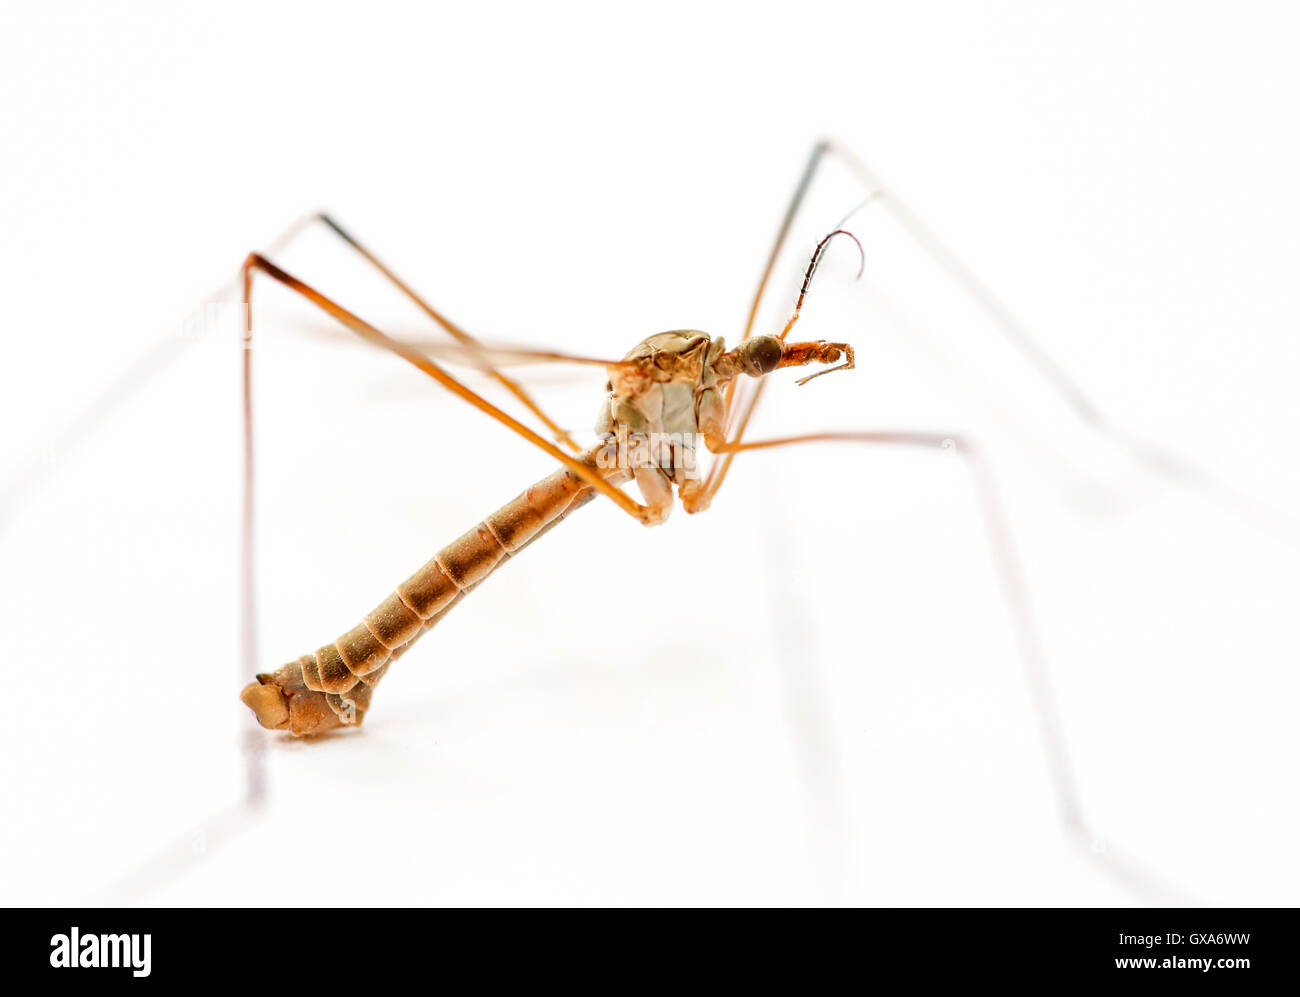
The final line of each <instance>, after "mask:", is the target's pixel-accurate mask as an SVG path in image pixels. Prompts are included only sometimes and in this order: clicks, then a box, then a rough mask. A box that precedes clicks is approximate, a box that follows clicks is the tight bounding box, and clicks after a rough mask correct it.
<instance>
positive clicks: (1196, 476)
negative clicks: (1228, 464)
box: [737, 142, 1300, 545]
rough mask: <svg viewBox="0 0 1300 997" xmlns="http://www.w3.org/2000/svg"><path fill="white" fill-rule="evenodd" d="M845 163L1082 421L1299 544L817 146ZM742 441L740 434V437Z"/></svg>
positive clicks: (1179, 481) (868, 178) (851, 160)
mask: <svg viewBox="0 0 1300 997" xmlns="http://www.w3.org/2000/svg"><path fill="white" fill-rule="evenodd" d="M818 148H819V149H821V150H822V151H823V152H829V153H831V154H832V155H834V156H835V157H836V158H838V159H839V160H840V161H841V162H843V163H844V164H845V165H846V166H847V167H848V168H849V170H850V171H851V172H853V173H854V174H855V175H856V176H857V177H858V179H859V180H860V181H861V182H862V184H863V186H865V187H866V188H867V189H869V190H870V191H871V192H872V194H873V197H874V198H876V199H878V200H879V201H880V203H881V204H882V205H883V207H884V208H885V210H886V211H888V212H889V213H890V214H891V215H893V217H894V219H895V220H896V221H897V222H898V223H899V224H900V225H901V226H902V227H903V230H904V231H906V232H907V233H908V235H910V236H911V237H912V239H913V240H914V241H915V242H916V244H917V245H918V246H920V247H921V249H922V251H923V252H924V253H925V254H926V255H927V256H929V257H930V259H932V260H933V261H934V262H935V264H936V265H937V266H938V267H939V269H940V270H942V271H943V272H944V273H945V274H946V275H947V276H948V278H949V279H950V280H951V281H952V282H953V283H954V284H955V285H956V286H957V287H958V288H960V290H961V291H962V293H964V294H965V295H966V296H967V297H968V298H969V299H970V300H971V301H972V302H974V304H975V306H976V307H977V308H979V309H980V310H981V311H982V312H984V314H985V315H986V316H988V318H989V319H990V320H991V321H992V322H993V324H994V326H996V327H997V329H998V330H999V331H1000V332H1001V333H1002V335H1003V336H1004V337H1006V339H1007V340H1008V341H1009V342H1010V343H1011V344H1012V345H1013V346H1014V347H1015V348H1016V350H1018V351H1019V352H1020V354H1021V355H1022V356H1023V357H1024V358H1025V359H1026V360H1027V361H1028V362H1029V363H1030V365H1031V366H1033V367H1034V369H1035V370H1037V371H1038V373H1039V375H1040V376H1041V377H1042V378H1043V379H1044V380H1045V381H1046V382H1047V383H1048V384H1050V385H1051V387H1052V389H1053V390H1054V391H1056V393H1057V394H1058V395H1060V396H1061V398H1062V399H1064V401H1065V402H1066V404H1068V405H1069V406H1070V408H1071V409H1073V410H1074V413H1075V415H1076V416H1078V418H1079V419H1080V420H1081V421H1082V422H1083V423H1084V424H1085V425H1087V426H1089V427H1090V428H1091V429H1092V430H1093V431H1094V432H1096V433H1098V434H1100V435H1101V436H1104V437H1106V438H1108V439H1110V440H1111V442H1113V443H1115V444H1117V445H1118V446H1119V447H1120V448H1121V449H1123V450H1125V451H1127V452H1128V453H1129V454H1130V455H1131V456H1132V457H1133V458H1134V459H1135V460H1137V461H1138V462H1139V463H1140V464H1142V465H1143V466H1144V467H1146V468H1147V469H1148V470H1149V471H1151V472H1152V473H1154V474H1156V475H1159V476H1160V477H1163V478H1166V479H1168V480H1169V481H1172V482H1173V483H1174V484H1176V485H1178V486H1180V487H1183V488H1187V489H1189V490H1193V491H1196V492H1199V493H1200V494H1201V495H1203V496H1204V497H1206V498H1208V499H1210V500H1212V501H1214V502H1217V503H1219V504H1220V505H1222V506H1225V507H1227V508H1229V509H1230V510H1232V511H1234V512H1236V513H1238V514H1240V515H1244V516H1245V517H1246V518H1247V519H1249V520H1252V521H1254V522H1256V523H1257V524H1259V525H1262V526H1264V527H1265V528H1267V529H1269V530H1271V531H1272V532H1274V533H1275V534H1278V535H1280V536H1281V537H1283V538H1284V539H1286V540H1287V541H1289V542H1290V543H1292V544H1296V545H1300V524H1297V523H1296V522H1295V520H1293V519H1291V518H1290V517H1288V516H1286V515H1283V514H1281V513H1279V512H1277V511H1276V510H1274V509H1272V508H1269V507H1268V506H1267V505H1266V504H1264V503H1262V502H1260V501H1259V500H1258V499H1255V498H1253V497H1251V496H1249V495H1246V494H1245V493H1243V492H1241V491H1240V490H1239V489H1237V488H1235V487H1234V486H1233V485H1231V484H1230V483H1228V482H1226V481H1224V480H1223V479H1222V478H1220V477H1219V476H1218V475H1216V474H1214V473H1212V472H1211V471H1209V470H1207V469H1206V468H1204V467H1201V466H1200V465H1198V464H1196V463H1194V462H1193V461H1190V460H1188V459H1187V458H1185V457H1183V456H1180V455H1179V454H1176V453H1174V452H1173V451H1171V450H1168V449H1167V448H1165V447H1163V446H1160V445H1158V444H1155V443H1152V442H1151V441H1149V440H1145V439H1143V438H1141V437H1139V436H1138V435H1136V434H1134V433H1133V432H1131V431H1130V430H1128V429H1126V428H1125V427H1123V426H1122V425H1120V424H1119V423H1118V422H1116V421H1115V420H1114V419H1112V418H1111V416H1110V415H1109V414H1107V413H1106V412H1105V411H1104V410H1102V409H1101V408H1100V407H1099V406H1098V405H1097V404H1096V403H1095V402H1094V401H1093V400H1092V398H1091V397H1090V396H1089V395H1088V393H1087V392H1086V391H1084V389H1083V388H1082V387H1081V386H1080V385H1079V384H1078V382H1077V381H1075V380H1074V379H1073V378H1072V377H1071V376H1070V375H1069V374H1068V373H1066V371H1065V369H1064V368H1063V367H1062V366H1061V365H1060V364H1059V363H1058V362H1057V361H1056V359H1055V358H1054V357H1053V356H1052V355H1051V353H1049V352H1048V351H1047V349H1046V348H1045V347H1044V346H1043V344H1042V342H1041V341H1040V340H1039V339H1038V337H1036V336H1035V335H1034V334H1033V333H1032V332H1031V331H1030V330H1029V328H1028V327H1027V326H1026V325H1025V324H1024V323H1023V322H1021V321H1020V319H1018V318H1017V317H1016V316H1015V314H1014V313H1013V312H1012V311H1011V309H1010V308H1008V307H1007V305H1006V303H1005V302H1003V301H1002V299H1001V298H999V297H998V296H997V295H996V294H994V293H993V290H992V289H991V288H990V287H989V286H988V285H987V284H985V283H984V281H982V280H980V278H979V277H977V276H976V275H975V273H974V272H973V271H972V270H971V268H970V267H969V266H967V265H966V264H965V263H964V262H963V261H962V260H961V259H960V258H959V257H958V256H957V254H956V253H955V252H953V250H952V249H951V248H950V247H949V246H948V245H947V244H946V243H945V242H944V241H943V240H942V239H940V238H939V237H938V236H937V235H935V234H934V232H933V231H932V230H931V229H930V227H929V226H928V225H926V224H925V222H923V221H922V220H921V218H920V217H919V216H917V214H916V213H915V212H914V211H913V210H912V209H911V207H909V206H908V204H907V203H906V202H905V201H903V200H902V199H901V198H900V197H899V196H898V195H897V194H895V193H894V192H893V191H892V190H891V189H890V188H889V187H887V186H886V185H885V184H884V183H883V182H882V181H881V179H880V177H879V176H877V175H876V173H875V171H874V170H872V169H871V167H869V166H868V165H867V164H866V163H865V162H863V161H862V160H861V159H859V158H858V157H857V156H856V155H855V154H854V153H853V152H852V151H850V150H848V149H845V148H843V147H841V146H838V145H834V144H832V143H829V142H823V143H821V144H820V145H819V146H818ZM737 439H739V435H737Z"/></svg>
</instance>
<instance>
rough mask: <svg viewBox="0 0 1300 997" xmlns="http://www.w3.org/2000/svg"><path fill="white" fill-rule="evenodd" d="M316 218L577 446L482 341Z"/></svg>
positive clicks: (329, 221) (326, 219)
mask: <svg viewBox="0 0 1300 997" xmlns="http://www.w3.org/2000/svg"><path fill="white" fill-rule="evenodd" d="M316 218H317V219H319V220H320V221H321V222H323V223H324V224H325V225H326V226H328V227H329V229H330V231H332V232H334V233H335V234H336V235H337V236H338V237H339V238H340V239H342V240H343V241H344V242H346V243H347V244H348V245H349V246H351V247H352V248H353V249H354V250H356V251H357V253H358V254H359V255H360V256H361V257H362V259H364V260H366V262H368V263H369V264H370V265H371V266H373V267H374V268H375V269H376V270H378V271H379V272H380V273H381V274H383V275H384V276H385V277H387V278H388V280H389V281H391V282H392V284H393V286H394V287H396V288H397V289H398V290H399V291H401V292H402V293H403V294H404V295H406V297H408V298H409V299H410V300H411V301H412V302H414V303H415V305H416V306H417V307H418V308H419V309H420V310H421V311H423V312H424V313H425V314H426V315H428V316H429V318H431V319H433V321H435V322H437V323H438V325H440V326H442V328H444V329H445V330H446V331H447V332H448V333H449V334H450V335H451V337H452V338H453V339H455V340H456V341H457V342H458V343H460V344H461V346H463V347H465V349H466V350H467V352H468V353H469V355H470V356H474V357H478V360H479V366H480V367H481V369H482V370H483V372H484V373H486V374H488V375H489V376H490V377H492V378H494V379H495V380H496V381H498V382H499V383H500V384H501V385H502V387H504V388H505V389H506V390H507V391H509V392H510V393H511V394H512V395H514V396H515V397H516V398H518V399H519V401H521V402H522V403H523V404H524V406H525V407H526V408H527V409H528V410H529V411H530V412H532V413H533V415H535V416H537V418H539V419H541V420H542V422H544V423H545V424H546V427H547V428H548V429H549V430H550V431H551V432H552V433H554V434H555V438H556V439H557V440H559V441H560V442H561V443H563V444H564V445H565V446H567V447H568V448H569V449H570V450H572V451H574V453H577V452H578V451H579V450H580V449H581V448H580V447H579V446H578V444H577V443H575V442H574V440H573V438H572V437H571V436H569V434H568V433H567V432H566V431H565V430H564V429H562V428H561V427H560V426H559V424H558V423H556V422H555V421H554V420H553V419H552V418H551V417H550V416H548V415H547V414H546V413H545V412H543V411H542V409H541V407H540V406H539V405H538V404H537V403H536V402H534V401H533V399H532V397H531V396H530V395H529V394H528V393H527V392H526V391H525V390H524V389H523V388H522V387H520V386H519V385H518V384H517V383H516V382H515V381H514V380H512V379H511V378H509V377H507V376H506V375H505V374H503V373H502V372H501V371H499V370H498V369H497V368H495V367H493V366H492V365H491V364H490V363H488V361H487V358H486V355H485V354H484V353H483V350H482V344H481V343H480V342H479V341H478V340H477V339H475V338H474V337H473V336H471V335H470V334H469V333H468V332H466V331H465V330H464V329H462V328H461V327H460V326H458V325H457V324H456V323H455V322H453V321H451V319H449V318H447V316H445V315H443V314H442V313H441V312H439V311H438V310H437V309H435V308H434V307H433V306H432V305H431V304H429V302H427V301H426V300H425V299H424V298H423V297H421V296H420V294H419V293H418V292H416V290H415V289H414V288H413V287H411V286H410V285H409V284H407V283H406V281H404V280H402V278H400V277H398V276H397V274H396V273H394V272H393V271H392V270H391V269H389V268H388V266H387V265H386V264H384V263H383V261H381V260H380V259H379V257H377V256H376V255H375V254H374V253H372V252H371V251H370V250H369V249H367V248H366V247H365V246H364V245H362V244H361V242H360V241H358V240H357V239H356V238H355V237H354V236H353V235H352V234H351V233H349V232H348V231H347V230H346V229H344V228H343V226H341V225H340V224H339V223H338V222H336V221H335V220H334V219H333V218H331V217H330V216H329V215H327V214H324V213H322V214H318V215H316Z"/></svg>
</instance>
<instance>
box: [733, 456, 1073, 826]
mask: <svg viewBox="0 0 1300 997" xmlns="http://www.w3.org/2000/svg"><path fill="white" fill-rule="evenodd" d="M819 442H851V443H874V444H883V445H890V446H905V447H921V448H925V449H934V450H938V449H940V448H951V449H953V450H955V451H956V452H957V453H959V454H960V455H961V456H962V457H964V458H965V460H966V465H967V467H968V468H969V469H970V473H971V478H972V480H973V482H974V486H975V491H976V494H977V496H978V499H979V503H980V511H981V514H982V516H983V519H984V525H985V529H986V531H987V533H988V540H989V546H990V548H991V550H992V554H993V560H994V563H995V566H996V569H997V574H998V582H999V584H1000V585H1001V588H1002V594H1003V598H1004V600H1005V602H1006V605H1007V610H1008V614H1009V615H1010V617H1011V623H1012V626H1013V628H1014V629H1015V634H1016V642H1017V645H1018V647H1019V649H1020V656H1021V659H1022V661H1023V662H1024V667H1025V676H1026V680H1027V682H1028V684H1029V689H1030V693H1031V696H1032V699H1033V702H1034V709H1035V711H1036V713H1037V715H1038V724H1039V729H1040V734H1041V736H1042V739H1043V746H1044V750H1045V751H1046V754H1047V759H1048V765H1049V768H1050V770H1051V776H1052V784H1053V787H1054V789H1055V792H1056V799H1057V806H1058V808H1059V810H1060V813H1061V819H1062V821H1063V822H1064V823H1065V826H1066V828H1067V829H1069V830H1070V832H1071V833H1072V834H1076V835H1081V836H1085V837H1086V836H1087V828H1086V825H1085V824H1084V820H1083V810H1082V807H1081V806H1080V804H1079V794H1078V790H1077V789H1076V787H1075V783H1074V776H1073V774H1072V772H1071V766H1070V759H1069V753H1068V752H1067V750H1066V747H1065V737H1064V734H1063V733H1062V730H1061V724H1060V720H1059V716H1058V712H1057V708H1056V702H1055V698H1054V696H1053V694H1052V687H1051V682H1050V680H1049V678H1048V672H1047V656H1046V654H1045V653H1044V651H1043V643H1042V639H1041V638H1040V636H1039V633H1038V625H1037V623H1036V622H1035V620H1034V614H1033V609H1032V607H1031V605H1030V601H1029V588H1028V585H1027V584H1026V582H1025V574H1024V569H1023V568H1022V567H1021V564H1020V559H1019V557H1018V555H1017V554H1016V549H1015V544H1014V543H1013V541H1012V538H1011V531H1010V526H1009V524H1008V522H1007V517H1006V514H1005V512H1004V510H1003V505H1002V500H1001V498H1000V497H999V495H998V490H997V485H996V481H995V480H994V477H993V474H992V471H991V469H990V468H989V466H988V461H987V460H986V459H985V458H984V456H983V455H982V453H981V452H980V451H979V450H977V449H976V447H975V446H974V445H973V444H972V443H971V442H970V441H969V440H968V439H966V438H965V437H962V436H960V435H955V434H949V435H945V434H942V433H932V432H923V433H920V432H862V433H848V432H836V433H808V434H804V435H801V436H787V437H782V438H779V439H773V440H757V441H753V442H748V443H728V444H723V446H722V447H720V448H719V449H720V451H721V452H725V453H740V452H742V451H745V450H764V449H770V448H772V447H781V446H791V445H793V444H798V443H819Z"/></svg>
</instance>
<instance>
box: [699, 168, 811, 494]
mask: <svg viewBox="0 0 1300 997" xmlns="http://www.w3.org/2000/svg"><path fill="white" fill-rule="evenodd" d="M829 149H830V144H829V143H828V142H818V143H817V144H816V145H814V146H813V148H812V152H810V153H809V154H808V161H807V162H806V163H805V164H804V168H803V173H802V174H800V176H799V182H798V184H796V185H795V188H794V193H793V194H792V195H791V196H790V202H789V203H788V204H787V205H786V208H785V215H784V216H783V217H782V219H781V225H780V227H779V228H778V229H777V231H776V238H775V239H774V240H772V248H771V249H770V250H768V254H767V262H766V263H765V264H764V265H763V273H762V275H761V276H760V277H759V278H758V287H757V288H755V290H754V297H753V299H752V300H751V301H750V304H749V315H748V317H747V318H746V319H745V331H744V334H743V335H742V336H741V339H742V341H743V340H745V339H748V338H749V337H750V336H752V335H753V334H754V322H755V321H756V320H757V319H758V309H759V307H760V306H761V305H762V303H763V295H764V294H765V293H766V292H767V285H768V282H769V281H770V280H771V279H772V272H773V271H774V270H775V269H776V261H777V258H778V257H779V256H780V255H781V250H782V249H783V248H785V241H786V239H787V238H788V237H789V235H790V228H791V226H792V225H793V224H794V220H795V216H796V215H798V214H799V208H800V207H802V205H803V200H804V198H805V197H806V196H807V194H808V188H809V187H811V186H812V182H813V178H814V177H816V176H817V169H818V167H819V166H821V162H822V158H823V157H824V156H825V155H826V153H827V151H828V150H829ZM738 381H739V379H738V378H737V379H736V380H733V381H732V382H731V383H730V384H729V385H727V393H726V408H727V413H728V420H729V423H730V426H731V427H734V430H733V429H730V428H729V434H730V436H731V439H732V440H733V441H736V442H738V441H739V440H741V439H742V438H743V437H744V435H745V429H746V427H747V426H748V425H749V419H750V416H751V415H752V414H753V412H754V406H755V405H757V404H758V399H759V398H760V397H761V396H762V393H763V387H764V385H765V384H766V383H767V379H766V378H761V379H760V380H759V381H758V383H756V384H754V385H753V386H752V387H751V388H750V390H749V394H748V396H747V397H746V398H745V399H744V401H742V402H740V403H739V404H737V403H736V392H737V390H738V388H737V384H738ZM734 459H735V454H732V453H727V454H723V455H722V456H721V457H719V458H718V460H716V461H714V462H713V464H712V466H711V467H710V468H709V473H708V474H707V475H705V478H704V482H703V484H702V485H701V488H700V493H701V496H702V499H701V504H700V506H699V508H701V509H704V508H707V507H708V504H709V502H710V501H711V500H712V497H713V495H714V494H716V493H717V491H718V489H719V488H721V487H722V482H723V480H724V479H725V478H726V477H727V471H729V470H730V469H731V462H732V460H734Z"/></svg>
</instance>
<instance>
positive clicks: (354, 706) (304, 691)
mask: <svg viewBox="0 0 1300 997" xmlns="http://www.w3.org/2000/svg"><path fill="white" fill-rule="evenodd" d="M593 453H594V452H593ZM593 453H588V454H585V455H584V459H586V460H587V461H588V462H589V463H590V462H591V461H592V456H593ZM593 494H594V492H593V490H592V488H591V486H590V485H588V484H586V483H585V482H584V481H583V480H582V479H581V478H579V477H578V476H577V475H575V474H573V473H572V472H571V471H569V470H567V469H563V470H560V471H556V472H555V473H554V474H552V475H550V476H549V477H547V478H543V479H542V480H541V481H539V482H538V483H537V484H535V485H533V486H532V487H531V488H529V489H528V490H527V491H525V492H523V493H522V494H521V495H519V496H518V497H516V498H515V499H513V500H511V501H510V502H507V503H506V504H505V505H503V506H502V507H501V508H500V509H498V510H497V511H496V512H494V513H492V515H490V516H488V517H487V519H485V520H483V521H482V522H481V523H479V524H478V525H477V526H475V527H474V528H473V529H471V530H470V531H469V532H467V533H465V534H464V535H463V536H461V537H460V538H459V539H457V540H454V541H453V542H452V543H450V544H448V545H447V546H446V547H444V548H443V549H442V550H440V551H438V553H437V554H435V555H434V557H433V559H432V560H431V561H429V562H428V563H427V564H425V565H424V567H422V568H420V570H419V571H417V572H416V573H415V574H413V575H412V576H411V577H410V578H408V579H406V581H404V582H402V583H401V584H400V585H398V586H397V589H396V590H395V591H394V592H393V593H392V594H391V595H390V596H389V597H388V598H387V599H385V600H384V601H383V602H381V603H380V604H379V605H378V606H376V607H375V608H374V610H372V611H371V612H370V613H368V614H366V617H365V619H363V620H362V621H361V623H359V624H358V625H357V626H355V627H353V628H352V629H351V630H349V631H348V632H347V633H345V634H344V635H343V636H342V637H340V638H339V639H338V640H336V641H334V642H333V643H332V644H326V645H325V646H324V647H322V648H320V649H319V650H318V651H316V652H315V653H313V654H304V655H303V656H302V657H301V658H299V659H298V660H297V661H291V662H289V663H288V664H286V665H284V666H283V667H282V668H280V669H279V671H277V672H274V673H271V674H261V675H258V676H257V682H255V683H252V684H250V685H248V686H246V687H245V688H244V691H243V693H241V695H240V698H241V699H242V700H243V701H244V702H245V703H246V704H247V705H248V706H249V707H250V708H251V709H252V710H253V712H254V714H256V716H257V720H258V722H259V723H260V724H261V725H262V726H263V727H268V728H270V729H273V730H287V731H291V732H292V733H294V734H312V733H317V732H319V731H323V730H328V729H329V728H331V727H339V726H355V725H357V724H359V723H361V721H362V719H363V718H364V717H365V713H366V710H368V709H369V708H370V697H371V694H372V692H373V690H374V687H375V686H376V685H378V684H379V680H380V679H381V678H383V676H384V673H385V672H387V670H388V666H389V665H391V664H392V662H393V661H394V660H396V659H397V658H398V657H400V656H401V655H402V654H404V653H405V652H406V650H407V649H408V648H409V647H411V645H412V644H414V643H415V640H416V639H417V638H418V637H419V636H420V635H421V634H422V633H424V632H425V631H426V630H428V629H430V628H431V627H432V626H433V625H434V624H435V623H437V622H438V620H439V619H441V617H442V615H443V614H444V613H446V612H447V610H449V609H450V608H451V607H452V606H454V605H455V604H456V603H457V602H459V601H460V599H461V598H462V597H463V596H464V595H465V593H466V592H468V591H469V590H470V589H472V588H474V587H475V586H476V585H478V584H479V583H480V582H481V581H483V580H484V579H485V578H487V576H488V575H490V574H492V572H493V571H495V570H496V569H497V568H498V567H500V566H501V564H502V563H504V562H505V561H506V560H507V559H508V558H509V557H510V556H511V555H512V554H515V553H518V552H519V551H520V550H522V549H523V548H524V547H526V546H527V545H528V544H529V543H531V542H532V541H533V540H535V539H537V537H539V536H540V535H541V534H542V533H543V532H545V531H546V530H547V529H548V528H549V527H551V526H553V525H555V524H556V523H558V522H559V521H560V520H561V519H563V518H564V517H565V516H566V515H568V513H569V512H571V511H572V510H574V509H576V508H577V507H578V506H580V505H582V504H584V503H585V502H586V501H587V500H589V499H590V498H591V497H592V495H593Z"/></svg>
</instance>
